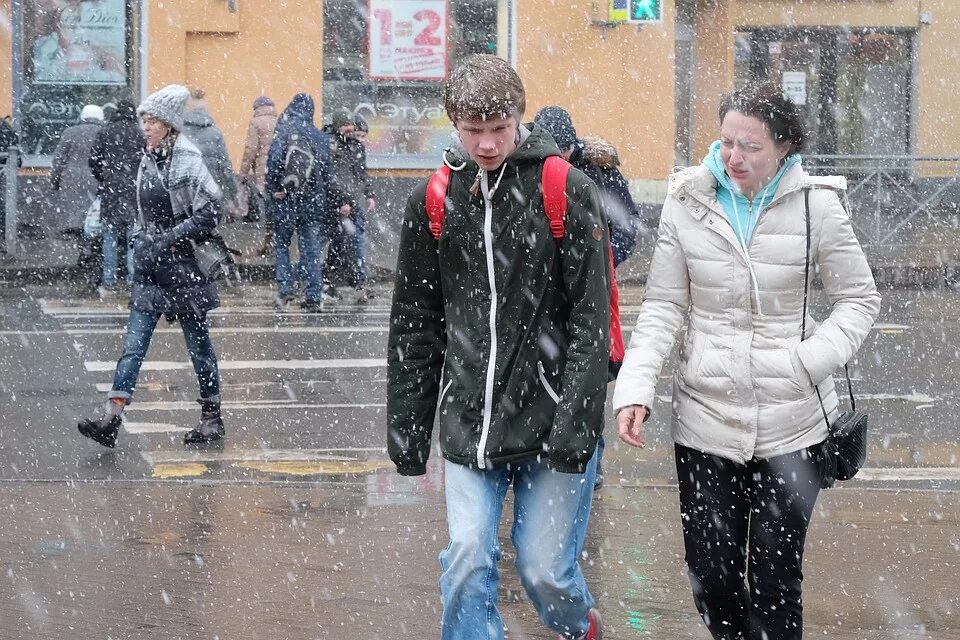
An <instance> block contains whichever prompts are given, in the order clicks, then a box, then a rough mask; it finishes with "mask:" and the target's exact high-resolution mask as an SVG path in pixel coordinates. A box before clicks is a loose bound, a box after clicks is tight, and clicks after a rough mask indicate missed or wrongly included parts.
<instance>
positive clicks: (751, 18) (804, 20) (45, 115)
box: [0, 0, 960, 202]
mask: <svg viewBox="0 0 960 640" xmlns="http://www.w3.org/2000/svg"><path fill="white" fill-rule="evenodd" d="M615 4H616V2H615V0H569V1H568V2H556V1H555V0H176V1H169V0H167V1H161V0H139V1H132V0H0V27H3V26H8V27H9V28H0V68H6V69H11V73H10V75H9V76H8V77H6V78H0V115H3V114H6V113H10V114H12V115H13V118H14V123H15V126H16V127H17V128H18V129H19V131H20V134H21V139H22V146H23V149H24V155H25V161H26V162H25V164H26V165H27V166H31V165H32V166H38V167H42V166H44V164H45V163H48V162H49V154H50V152H51V150H52V147H53V145H55V143H56V139H57V138H58V136H59V132H60V131H62V129H63V128H64V127H65V126H67V125H69V124H72V123H73V122H75V121H76V118H77V116H78V114H79V109H80V108H81V107H82V106H83V104H84V103H86V102H97V103H103V102H106V101H108V100H110V99H113V98H115V97H117V96H119V95H122V94H133V95H134V96H135V97H136V98H140V97H142V96H143V95H145V94H146V93H149V92H150V91H152V90H154V89H156V88H158V87H161V86H163V85H166V84H169V83H182V84H187V85H190V86H196V87H201V88H203V89H204V90H205V91H206V95H207V102H208V104H209V107H210V110H211V113H212V115H213V116H214V119H215V120H216V121H217V124H218V125H219V126H220V128H221V129H222V130H223V132H224V135H225V137H226V139H227V142H228V146H229V149H230V151H231V156H232V158H234V161H235V162H236V161H237V160H239V157H240V152H241V149H242V146H243V142H244V135H245V133H246V127H247V122H248V120H249V117H250V115H251V113H252V108H251V105H252V103H253V100H254V99H255V98H256V97H258V96H260V95H269V96H271V97H272V98H273V99H274V100H275V101H276V103H277V105H278V107H279V108H282V107H283V106H284V105H285V104H286V103H287V101H289V100H290V98H291V97H292V96H293V95H294V94H295V93H297V92H299V91H306V92H309V93H311V94H312V95H313V96H314V97H315V98H316V99H317V102H318V105H319V107H318V109H319V112H320V113H319V114H318V121H319V119H320V117H321V116H322V117H323V118H324V119H325V120H329V116H330V114H331V113H332V112H333V110H335V109H341V108H343V109H348V110H349V111H350V112H352V113H355V114H359V115H363V116H364V117H365V118H366V119H367V120H368V122H369V124H370V136H369V145H370V146H369V157H370V166H371V168H372V169H373V170H374V173H375V175H376V176H378V177H380V178H386V177H391V178H395V177H408V178H413V177H417V176H421V175H425V174H426V172H427V171H429V169H430V168H432V167H434V166H436V165H437V164H438V161H439V160H438V159H439V153H440V151H441V150H442V148H443V147H444V146H445V145H446V143H447V139H448V136H449V133H450V126H449V122H448V121H447V120H446V116H445V114H444V113H443V109H442V83H443V79H444V77H445V75H446V73H447V72H448V71H449V69H450V68H451V67H452V66H453V65H455V64H456V63H457V61H458V60H459V59H462V58H463V57H464V56H466V55H469V54H471V53H477V52H483V53H495V54H498V55H500V56H502V57H504V58H506V59H508V60H510V61H511V62H512V63H513V64H514V66H515V67H516V68H517V69H518V70H519V71H520V74H521V76H522V77H523V79H524V81H525V83H526V86H527V91H528V108H527V114H526V115H527V118H532V116H533V114H534V113H535V112H536V110H537V109H539V108H540V107H542V106H546V105H550V104H559V105H562V106H565V107H566V108H568V110H569V111H570V112H571V114H572V115H573V120H574V122H575V124H576V125H577V129H578V131H579V132H581V133H583V134H594V135H600V136H602V137H604V138H607V139H608V140H610V141H612V142H614V143H615V144H616V145H617V147H618V149H619V151H620V155H621V158H622V160H623V171H624V173H625V174H626V175H627V176H628V177H629V178H630V179H631V180H632V182H633V185H634V187H635V189H636V191H637V194H638V196H640V197H641V199H645V200H649V201H651V202H652V201H656V200H657V199H659V198H660V197H662V192H663V185H664V184H665V178H666V176H667V174H668V173H669V171H670V169H671V167H672V166H674V165H677V164H688V163H692V162H696V161H698V160H699V159H700V158H701V157H702V155H703V153H704V151H705V150H706V148H707V147H708V145H709V143H710V142H711V141H712V140H713V139H714V138H715V137H716V135H717V129H718V124H717V119H716V109H717V104H718V101H719V98H720V96H721V95H722V94H723V93H724V92H725V91H728V90H729V89H730V88H731V87H733V86H735V85H737V84H742V83H744V82H747V81H749V80H753V79H770V80H773V81H775V82H777V83H779V84H781V85H782V86H783V87H784V90H785V91H787V92H788V93H789V94H790V95H791V96H792V97H793V98H794V99H795V100H796V101H797V102H798V103H799V104H800V105H801V108H802V109H803V111H804V115H805V118H806V120H807V123H808V125H809V127H810V131H811V144H810V153H817V154H840V155H859V154H869V155H891V156H897V155H936V156H941V155H946V156H951V155H956V154H958V151H960V143H958V142H960V141H958V136H957V134H956V133H955V132H957V131H960V101H957V100H955V99H954V92H955V91H956V89H955V85H956V84H957V82H958V80H960V65H958V64H957V58H958V56H960V52H958V51H960V49H958V48H957V47H956V46H955V45H954V44H952V43H954V42H957V41H960V39H958V37H960V2H956V1H955V0H661V1H660V5H661V7H660V8H661V9H662V14H661V16H660V20H659V21H658V22H652V23H648V24H643V25H641V26H637V25H635V24H624V23H620V22H616V21H612V20H611V19H610V18H611V15H612V14H611V11H612V9H613V7H614V5H615Z"/></svg>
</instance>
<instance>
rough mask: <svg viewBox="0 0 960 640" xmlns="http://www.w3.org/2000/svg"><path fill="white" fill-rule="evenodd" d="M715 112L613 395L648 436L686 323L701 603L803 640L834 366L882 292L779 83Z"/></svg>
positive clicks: (756, 633)
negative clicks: (814, 166) (807, 313)
mask: <svg viewBox="0 0 960 640" xmlns="http://www.w3.org/2000/svg"><path fill="white" fill-rule="evenodd" d="M720 122H721V124H720V140H718V141H717V142H715V143H714V144H713V146H712V147H711V148H710V151H709V153H708V155H707V157H706V158H705V160H704V161H703V163H702V164H701V165H699V166H696V167H691V168H688V169H685V170H682V171H680V172H678V173H674V174H673V175H672V176H671V178H670V181H669V186H668V195H667V199H666V201H665V203H664V206H663V213H662V216H661V219H660V229H659V236H658V239H657V244H656V248H655V250H654V255H653V261H652V263H651V266H650V272H649V276H648V279H647V288H646V291H645V294H644V301H643V304H642V305H641V308H640V314H639V316H638V318H637V324H636V327H635V329H634V331H633V334H632V336H631V339H630V345H629V347H628V349H627V352H626V358H625V360H624V363H623V367H622V368H621V370H620V375H619V378H618V380H617V385H616V390H615V392H614V397H613V408H614V411H615V412H616V415H617V423H618V427H619V432H620V438H621V439H622V440H623V441H624V442H626V443H627V444H630V445H633V446H637V447H642V446H643V445H644V437H643V422H644V421H645V420H646V419H647V417H648V416H649V415H650V407H651V405H652V404H653V400H654V393H655V391H654V390H655V387H656V382H657V377H658V375H659V373H660V369H661V367H662V366H663V363H664V360H665V359H666V357H667V355H668V354H669V353H670V351H671V348H672V344H673V340H674V337H675V334H676V333H677V332H678V331H679V330H680V328H681V327H682V326H684V325H686V327H687V329H686V335H685V336H684V339H683V346H682V348H681V350H680V361H679V363H678V365H677V372H676V374H675V376H674V385H673V416H672V432H673V433H672V435H673V440H674V443H675V445H674V446H675V453H676V465H677V477H678V481H679V486H680V509H681V513H682V526H683V536H684V546H685V550H686V556H685V559H686V563H687V566H688V569H689V573H690V581H691V584H692V587H693V596H694V601H695V603H696V606H697V609H698V610H699V612H700V614H701V616H702V617H703V620H704V622H705V623H706V625H707V627H708V628H709V630H710V632H711V634H712V635H713V637H714V638H725V639H727V638H729V639H734V638H738V639H743V640H747V639H751V638H761V637H763V638H777V639H778V640H794V639H797V640H798V639H799V638H801V635H802V633H803V616H802V604H801V580H802V571H801V563H802V558H803V550H804V540H805V537H806V532H807V528H808V526H809V523H810V518H811V516H812V514H813V507H814V503H815V501H816V499H817V495H818V493H819V490H820V486H821V481H822V480H823V475H824V473H825V472H824V468H825V467H826V466H827V465H825V464H823V463H824V459H823V455H824V454H823V447H822V443H823V442H824V440H825V439H826V437H827V433H828V425H827V423H826V422H825V414H826V415H827V416H828V417H829V419H830V420H831V421H832V420H834V419H835V418H836V416H837V411H838V399H837V394H836V393H835V391H834V384H833V372H834V370H835V369H837V368H838V367H841V366H843V364H844V363H846V362H848V361H849V360H850V359H851V358H852V357H853V356H854V354H856V352H857V350H858V349H859V348H860V346H861V344H862V343H863V341H864V339H865V338H866V337H867V334H868V333H869V331H870V329H871V327H872V326H873V323H874V321H875V320H876V317H877V314H878V313H879V309H880V295H879V294H878V293H877V289H876V286H875V284H874V280H873V276H872V275H871V272H870V267H869V265H868V264H867V261H866V258H865V257H864V254H863V251H862V250H861V248H860V244H859V243H858V241H857V237H856V235H855V234H854V230H853V225H852V224H851V221H850V217H849V215H848V212H847V211H846V209H845V208H844V206H843V205H842V204H841V199H840V193H842V191H843V189H844V188H845V181H844V180H843V179H842V178H836V177H827V178H820V177H813V176H810V175H809V174H807V173H806V172H805V171H804V170H803V167H802V165H801V161H800V156H799V151H800V150H801V148H802V145H803V142H804V138H805V134H804V130H803V121H802V119H801V117H800V114H799V112H798V110H797V109H796V107H795V105H794V104H793V103H792V102H790V100H789V99H788V98H786V97H785V96H784V95H783V93H782V92H781V90H780V88H779V87H777V86H776V85H772V84H761V85H749V86H746V87H744V88H742V89H739V90H737V91H735V92H733V93H732V94H731V95H729V96H727V97H726V98H725V99H724V100H723V101H722V103H721V107H720ZM838 192H839V193H838ZM807 219H809V227H808V226H807ZM808 229H809V230H808ZM808 234H809V236H808ZM808 237H809V245H808ZM808 246H809V254H808V253H807V251H808V249H807V247H808ZM808 256H809V265H810V268H809V273H811V274H812V273H814V270H815V269H816V270H818V271H819V274H820V279H821V281H822V282H823V290H824V292H825V293H826V296H827V298H828V300H829V302H830V305H831V310H830V313H829V316H828V317H827V318H826V319H825V320H824V321H823V322H822V323H820V324H819V325H818V324H817V323H816V322H815V321H814V320H813V318H810V317H807V318H806V319H805V326H806V336H805V339H802V338H801V335H800V333H801V325H802V324H804V321H803V318H802V316H803V314H804V310H805V308H806V306H805V304H804V301H805V299H806V296H805V289H806V283H805V282H804V278H805V275H806V274H807V267H806V265H807V257H808ZM820 398H822V403H821V400H820ZM745 579H746V580H745ZM748 585H749V586H748Z"/></svg>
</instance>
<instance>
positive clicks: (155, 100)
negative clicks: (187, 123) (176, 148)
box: [137, 84, 190, 131]
mask: <svg viewBox="0 0 960 640" xmlns="http://www.w3.org/2000/svg"><path fill="white" fill-rule="evenodd" d="M189 98H190V90H189V89H187V88H186V87H184V86H183V85H179V84H170V85H167V86H165V87H164V88H163V89H160V90H159V91H155V92H153V93H151V94H150V95H149V96H147V97H146V99H144V101H143V102H141V103H140V106H139V107H137V117H143V115H144V114H147V115H150V116H153V117H154V118H157V119H159V120H163V121H164V122H165V123H166V124H168V125H169V126H170V128H172V129H176V130H177V131H180V129H182V128H183V109H184V107H186V105H187V99H189Z"/></svg>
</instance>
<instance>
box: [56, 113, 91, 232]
mask: <svg viewBox="0 0 960 640" xmlns="http://www.w3.org/2000/svg"><path fill="white" fill-rule="evenodd" d="M101 126H102V125H101V123H100V122H99V121H84V122H81V123H80V124H75V125H73V126H72V127H67V128H66V129H65V130H64V132H63V135H62V136H61V137H60V142H58V143H57V148H56V149H55V150H54V152H53V165H52V166H51V169H50V186H51V187H53V190H54V193H53V194H51V197H50V204H51V205H52V206H53V207H54V209H55V210H56V212H57V220H58V221H59V223H60V228H61V229H79V228H81V227H82V226H83V219H84V217H85V216H86V214H87V209H88V208H90V203H91V202H93V199H94V198H96V197H97V181H96V180H95V179H94V177H93V173H92V172H91V171H90V149H91V148H92V147H93V141H94V139H95V138H96V137H97V132H98V131H100V127H101Z"/></svg>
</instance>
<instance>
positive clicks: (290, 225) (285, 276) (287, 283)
mask: <svg viewBox="0 0 960 640" xmlns="http://www.w3.org/2000/svg"><path fill="white" fill-rule="evenodd" d="M294 231H296V232H297V241H298V243H299V247H300V266H299V269H303V271H304V273H305V274H306V280H307V289H306V296H305V297H306V300H307V302H316V303H319V302H320V301H321V300H323V263H324V261H325V260H326V258H327V256H326V253H327V248H328V247H329V246H330V239H329V238H328V237H326V236H325V235H323V234H322V233H321V232H320V223H318V222H303V221H297V220H283V221H278V222H277V223H276V225H275V227H274V231H273V233H274V238H273V243H274V245H273V253H274V256H275V257H276V260H277V267H276V268H277V294H279V295H280V296H293V289H294V284H295V279H294V267H293V265H292V264H291V263H290V243H291V242H292V241H293V233H294Z"/></svg>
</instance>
